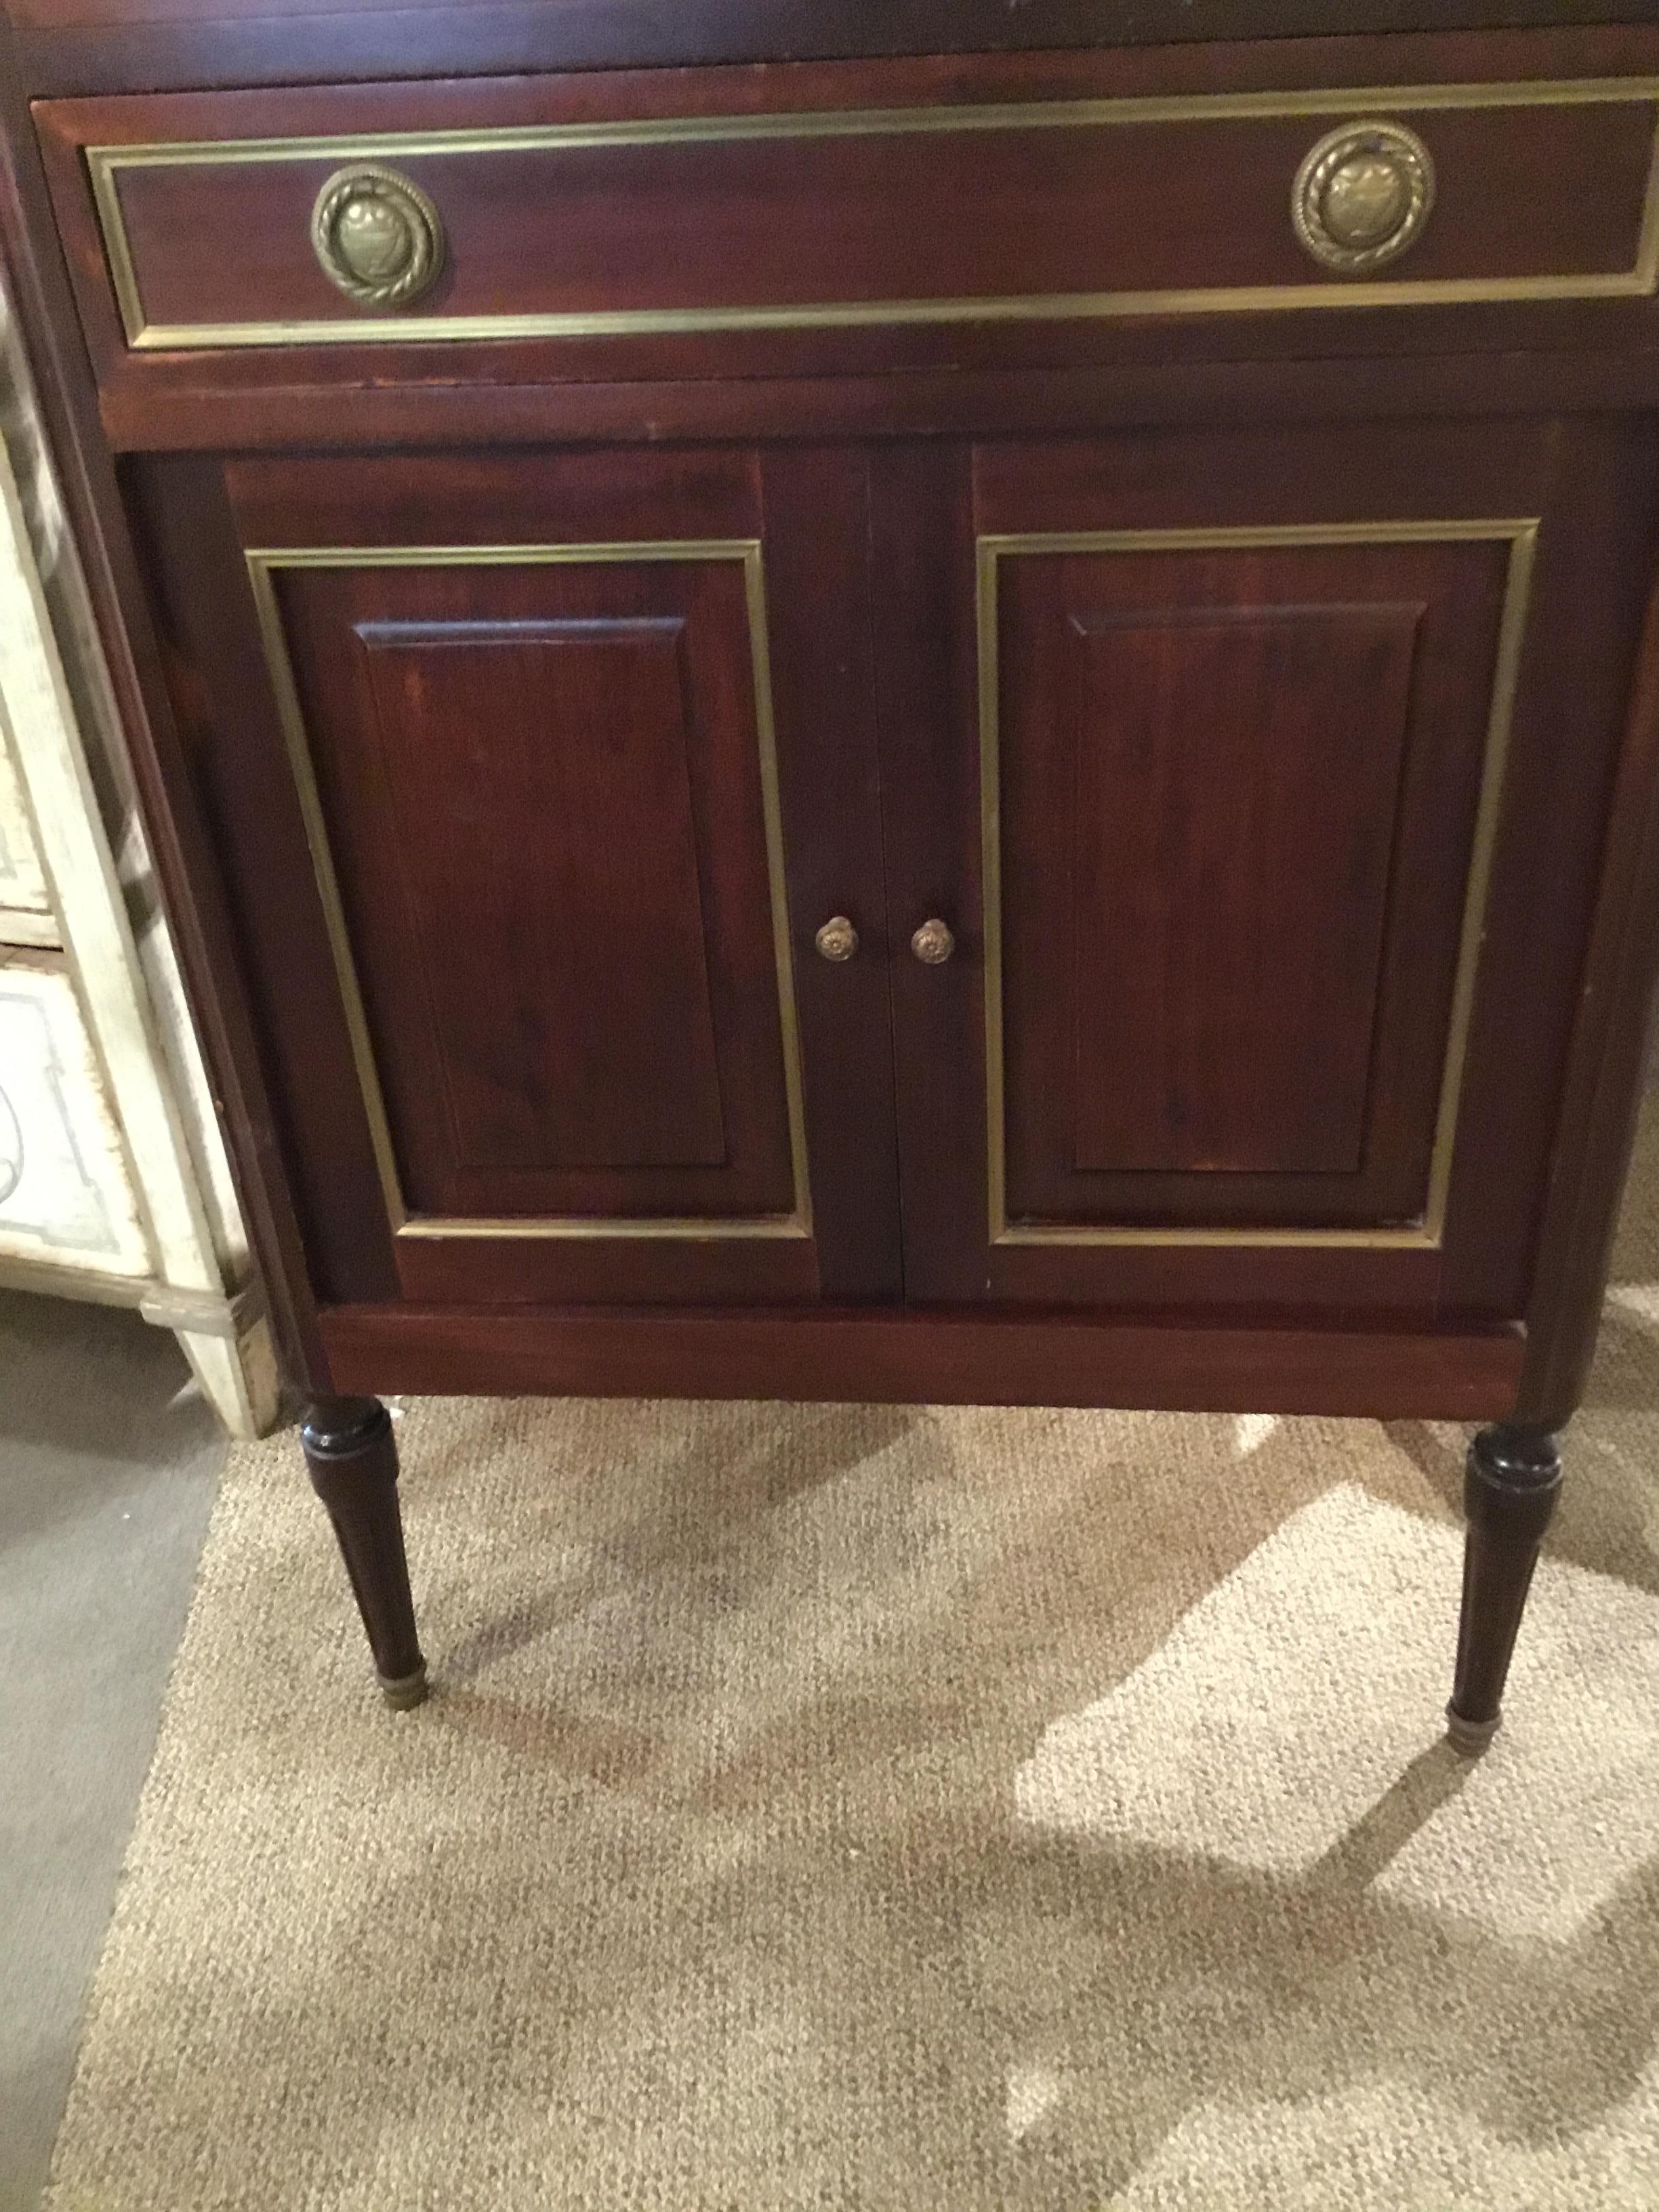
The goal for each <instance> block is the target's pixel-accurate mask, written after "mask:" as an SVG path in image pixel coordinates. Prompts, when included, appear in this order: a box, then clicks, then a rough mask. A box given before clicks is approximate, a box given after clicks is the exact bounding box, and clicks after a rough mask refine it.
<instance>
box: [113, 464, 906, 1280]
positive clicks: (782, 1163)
mask: <svg viewBox="0 0 1659 2212" xmlns="http://www.w3.org/2000/svg"><path fill="white" fill-rule="evenodd" d="M133 495H134V498H135V501H136V504H137V507H138V509H139V511H140V514H141V521H142V528H143V534H144V537H145V538H146V541H147V543H148V544H149V550H150V557H151V567H152V573H153V575H154V577H155V582H156V586H157V589H158V594H159V597H160V599H161V616H162V621H163V626H164V629H165V632H166V634H167V637H168V640H169V642H170V645H171V647H172V648H173V653H174V655H175V657H176V665H177V671H178V679H179V680H178V684H177V689H178V692H179V698H180V702H181V705H182V706H183V707H184V708H185V713H186V715H187V717H188V719H189V720H190V721H191V724H192V726H193V727H192V737H193V743H194V749H195V755H196V759H197V769H198V774H199V776H200V779H201V782H202V786H203V789H204V796H205V798H206V799H207V803H208V806H209V810H210V815H211V817H212V819H213V823H214V826H215V830H216V836H217V838H218V841H219V844H220V848H221V858H222V861H223V863H224V865H225V867H226V872H227V874H228V877H229V878H230V882H231V885H232V896H233V898H234V902H235V904H236V907H237V912H238V921H239V925H240V930H241V932H242V935H243V939H244V950H245V955H246V963H247V967H248V970H249V975H250V981H251V984H252V988H253V991H254V993H255V996H256V1000H257V1012H258V1016H259V1019H260V1024H261V1029H262V1032H263V1035H264V1039H265V1041H266V1043H267V1046H268V1049H269V1054H270V1060H271V1064H272V1079H273V1085H274V1088H275V1090H276V1092H277V1095H278V1097H279V1099H280V1103H281V1109H282V1112H283V1119H284V1121H285V1123H286V1133H287V1135H288V1139H289V1174H290V1178H291V1181H292V1182H293V1184H294V1187H295V1192H296V1195H297V1197H298V1200H299V1202H300V1209H301V1217H302V1225H303V1227H304V1230H305V1232H306V1236H307V1247H308V1253H309V1256H310V1261H311V1267H312V1273H313V1279H314V1286H315V1288H316V1290H317V1292H318V1295H319V1297H320V1298H322V1299H323V1300H324V1301H325V1302H348V1303H349V1302H353V1301H362V1300H373V1301H385V1300H386V1299H393V1300H398V1299H401V1300H406V1301H409V1302H411V1303H415V1304H425V1303H437V1304H443V1303H449V1302H460V1303H498V1302H501V1301H512V1300H547V1301H550V1302H585V1301H598V1302H636V1301H637V1302H649V1303H660V1304H675V1303H679V1302H691V1303H702V1302H708V1301H711V1300H716V1301H717V1300H731V1301H739V1302H748V1301H757V1302H769V1301H773V1300H778V1299H785V1300H799V1299H811V1298H817V1297H832V1298H854V1297H891V1296H896V1294H897V1285H898V1279H899V1257H898V1249H897V1225H896V1212H897V1209H896V1170H895V1167H894V1164H893V1160H894V1152H895V1139H894V1133H893V1115H892V1105H891V1096H890V1081H891V1078H890V1049H889V1045H888V1037H889V1032H890V1018H889V1013H888V1008H887V998H886V993H887V984H886V974H885V963H884V959H883V958H882V957H881V954H882V950H883V945H884V928H883V917H882V915H881V912H880V908H879V899H880V866H879V835H880V833H879V824H878V821H877V820H876V819H875V817H874V789H875V778H874V769H873V762H872V759H871V758H870V757H869V755H870V751H871V748H872V729H871V716H870V708H869V697H870V685H869V681H868V673H869V671H868V665H867V653H868V645H867V637H868V623H867V619H866V610H865V608H864V607H863V605H861V604H860V600H861V594H862V591H863V566H862V560H861V547H862V544H863V531H864V507H865V497H866V487H865V476H864V469H863V464H862V463H861V461H860V460H858V459H856V458H846V459H843V458H842V457H838V456H827V455H826V456H814V455H812V454H810V453H806V454H798V455H795V456H793V457H792V458H790V459H787V460H781V461H779V462H778V463H777V464H776V465H772V464H768V465H765V466H764V467H763V465H761V464H760V462H759V461H758V460H757V459H756V458H755V457H753V456H751V455H749V454H747V453H729V452H724V451H722V452H700V453H678V454H667V455H655V454H651V453H605V454H575V455H573V454H561V455H542V454H533V453H532V454H525V455H522V456H513V457H501V456H495V457H490V458H489V459H484V458H482V457H478V458H471V457H469V458H465V459H447V458H441V457H436V456H433V457H423V458H403V459H396V460H392V459H387V460H378V459H366V458H358V457H347V458H343V459H334V460H288V459H281V460H277V459H241V460H236V461H232V462H229V463H226V464H204V463H202V462H199V461H195V462H184V463H176V464H175V463H155V464H152V465H149V468H148V469H147V470H146V471H142V472H140V474H139V475H138V477H137V479H136V480H135V483H134V490H133ZM837 912H839V913H843V914H846V915H848V916H849V917H850V918H852V919H853V920H854V923H855V927H856V928H857V931H858V934H859V937H860V950H861V951H862V952H863V955H864V957H862V958H860V957H857V956H856V955H855V956H854V957H853V958H852V959H851V960H845V961H836V962H829V961H825V960H821V959H819V958H818V957H817V954H816V952H815V951H814V935H815V932H816V930H817V927H818V926H819V925H820V924H821V923H822V922H823V921H825V920H827V919H828V918H829V915H832V914H834V913H837Z"/></svg>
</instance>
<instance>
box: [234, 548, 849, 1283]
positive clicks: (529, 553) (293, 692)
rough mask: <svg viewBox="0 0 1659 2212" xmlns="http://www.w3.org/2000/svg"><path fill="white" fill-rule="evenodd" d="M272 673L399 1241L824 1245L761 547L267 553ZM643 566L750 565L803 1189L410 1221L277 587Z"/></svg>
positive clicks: (790, 1106)
mask: <svg viewBox="0 0 1659 2212" xmlns="http://www.w3.org/2000/svg"><path fill="white" fill-rule="evenodd" d="M246 561H247V569H248V579H249V581H250V583H251V585H252V590H253V600H254V606H255V609H256V611H257V613H258V623H259V635H260V639H261V641H262V643H263V646H264V657H265V665H266V667H267V669H268V671H269V672H270V680H271V686H272V689H273V690H274V692H275V694H276V708H277V714H278V718H279V720H280V721H281V724H282V731H283V744H284V745H285V747H286V749H287V752H288V758H289V768H290V769H291V770H292V773H293V776H294V781H295V789H296V791H297V793H298V796H299V801H300V811H301V817H302V819H303V822H304V825H305V834H306V842H307V845H308V847H309V848H310V852H311V864H312V868H313V872H314V874H315V877H316V883H317V895H318V897H319V900H320V902H321V904H322V909H323V919H324V922H325V927H326V928H327V931H328V938H329V945H330V949H331V951H332V953H333V956H334V972H335V976H336V979H337V982H338V985H339V989H340V998H341V1002H342V1005H343V1008H344V1012H345V1019H346V1028H347V1031H348V1034H349V1037H350V1042H351V1055H352V1060H353V1062H354V1064H355V1066H356V1073H357V1081H358V1084H359V1086H360V1088H361V1090H362V1100H363V1110H364V1113H365V1114H366V1115H367V1116H368V1127H369V1135H370V1139H371V1141H372V1143H373V1145H374V1158H375V1164H376V1166H377V1168H378V1170H379V1171H380V1188H381V1192H382V1194H383V1195H384V1197H385V1200H386V1212H387V1216H388V1218H390V1220H391V1223H392V1230H393V1232H394V1234H395V1235H397V1236H398V1237H560V1238H567V1239H570V1240H573V1241H579V1242H583V1243H593V1242H598V1241H600V1240H604V1241H607V1242H608V1241H610V1240H612V1239H615V1238H643V1239H662V1238H670V1239H674V1240H678V1241H688V1240H689V1241H694V1242H698V1243H718V1242H720V1241H722V1240H723V1239H725V1238H727V1237H794V1238H803V1237H811V1234H812V1199H811V1183H810V1181H809V1179H808V1174H807V1162H806V1110H805V1093H804V1091H803V1088H802V1080H801V1065H800V1024H799V1016H798V1012H797V1009H796V1003H795V977H794V959H793V951H792V948H791V944H790V935H789V912H788V905H787V896H786V891H785V878H784V860H783V817H782V811H781V805H780V802H779V797H778V765H777V738H776V731H775V725H774V720H773V710H772V669H771V651H770V646H769V637H768V628H767V615H766V578H765V570H764V564H763V557H762V547H761V542H760V540H759V539H758V538H647V539H641V540H637V541H635V540H606V541H604V542H601V543H598V544H574V545H389V546H353V545H302V546H281V547H259V548H255V549H253V550H250V551H249V552H248V553H247V554H246ZM629 561H682V562H695V561H738V562H741V563H742V565H743V572H744V598H745V601H746V604H747V607H748V614H749V644H750V666H751V669H752V671H753V677H754V689H755V728H756V733H757V743H758V746H759V752H760V780H761V807H762V813H763V818H764V825H765V836H766V867H767V877H768V881H769V887H770V893H771V910H772V948H773V956H774V958H775V963H776V967H777V977H778V1021H779V1029H780V1034H781V1041H782V1046H783V1079H784V1093H785V1098H786V1102H787V1113H788V1121H789V1155H790V1166H791V1170H792V1173H793V1182H794V1187H795V1204H794V1208H793V1212H789V1213H783V1214H760V1215H753V1216H733V1217H730V1218H728V1217H726V1216H724V1215H719V1214H710V1215H686V1216H657V1215H637V1216H636V1215H615V1216H612V1215H602V1216H597V1217H592V1218H589V1217H586V1216H580V1215H574V1214H548V1215H530V1214H526V1215H505V1216H501V1217H499V1218H495V1217H489V1216H484V1215H476V1216H475V1215H471V1214H457V1215H447V1214H417V1213H412V1212H410V1208H409V1206H408V1203H407V1201H406V1200H405V1198H404V1189H403V1181H402V1177H401V1176H400V1174H399V1172H398V1156H397V1150H396V1146H395V1145H394V1143H393V1139H392V1124H391V1121H390V1118H389V1116H388V1115H387V1112H386V1092H385V1089H384V1087H383V1085H382V1084H381V1081H380V1068H379V1066H378V1064H377V1062H376V1060H375V1056H374V1039H373V1036H372V1035H371V1033H370V1030H369V1024H368V1010H367V1007H366V1006H365V1004H364V1000H363V994H362V986H361V983H360V982H359V980H358V975H357V964H356V957H355V956H354V954H353V952H352V948H351V937H350V932H349V927H348V925H347V921H346V915H345V907H344V902H343V900H342V897H341V895H340V884H339V878H338V875H337V872H336V870H335V866H334V855H333V851H332V848H331V843H330V840H329V835H328V824H327V821H326V819H325V816H324V813H323V803H322V794H321V792H320V791H319V787H318V783H317V773H316V768H315V764H314V763H313V757H312V750H311V739H310V736H309V733H308V732H307V728H306V722H305V714H304V710H303V708H302V707H301V703H300V692H299V686H298V684H297V683H296V681H295V674H294V664H293V660H292V659H291V657H290V655H289V648H288V638H287V635H286V634H285V632H284V630H283V617H282V609H281V607H280V605H278V602H277V598H276V587H275V584H274V582H273V578H274V577H275V575H276V573H277V572H278V571H280V570H282V569H284V568H461V567H495V568H504V567H511V568H530V567H536V566H552V565H584V564H587V563H597V562H629Z"/></svg>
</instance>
